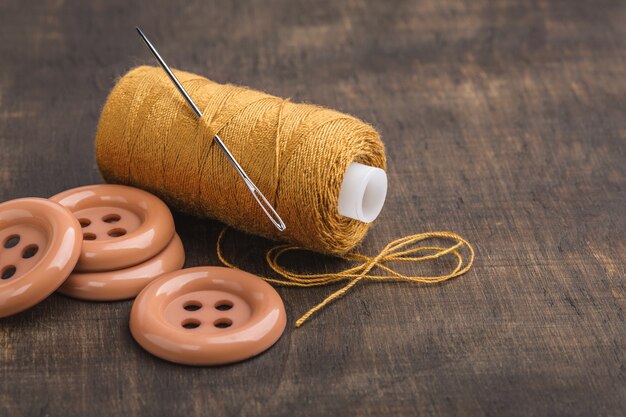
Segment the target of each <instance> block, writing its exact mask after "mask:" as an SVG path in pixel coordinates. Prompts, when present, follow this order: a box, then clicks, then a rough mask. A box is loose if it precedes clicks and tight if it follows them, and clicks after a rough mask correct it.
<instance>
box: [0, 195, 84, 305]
mask: <svg viewBox="0 0 626 417" xmlns="http://www.w3.org/2000/svg"><path fill="white" fill-rule="evenodd" d="M81 244H82V233H81V230H80V224H79V223H78V221H77V220H76V218H75V217H74V216H73V215H72V213H70V212H69V211H67V210H66V209H65V208H64V207H63V206H61V205H59V204H57V203H55V202H52V201H49V200H46V199H43V198H22V199H17V200H12V201H7V202H6V203H3V204H0V245H1V246H0V317H6V316H10V315H11V314H15V313H18V312H20V311H23V310H26V309H27V308H29V307H32V306H33V305H35V304H37V303H39V302H41V301H42V300H43V299H45V298H46V297H48V296H49V295H50V294H51V293H52V292H54V290H56V289H57V288H58V287H59V286H60V285H61V284H62V283H63V281H64V280H65V279H66V278H67V276H68V275H69V274H70V272H71V271H72V269H73V268H74V266H75V265H76V262H77V261H78V257H79V255H80V250H81Z"/></svg>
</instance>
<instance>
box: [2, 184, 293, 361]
mask: <svg viewBox="0 0 626 417" xmlns="http://www.w3.org/2000/svg"><path fill="white" fill-rule="evenodd" d="M184 262H185V253H184V250H183V245H182V242H181V240H180V237H179V236H178V235H177V234H176V231H175V228H174V220H173V218H172V214H171V213H170V211H169V209H168V207H167V206H166V205H165V203H163V202H162V201H161V200H159V199H158V198H157V197H155V196H154V195H152V194H150V193H148V192H146V191H142V190H139V189H136V188H132V187H126V186H122V185H108V184H105V185H89V186H84V187H79V188H74V189H71V190H68V191H64V192H62V193H60V194H57V195H55V196H53V197H51V198H50V199H43V198H22V199H17V200H12V201H8V202H5V203H2V204H0V317H6V316H10V315H13V314H16V313H19V312H21V311H23V310H26V309H28V308H30V307H32V306H34V305H35V304H37V303H39V302H41V301H43V300H44V299H45V298H47V297H48V296H49V295H50V294H52V293H53V292H54V291H55V290H58V291H59V292H61V293H63V294H65V295H68V296H71V297H74V298H79V299H83V300H93V301H114V300H124V299H129V298H134V297H137V299H136V300H135V302H134V304H133V307H132V310H131V317H130V329H131V333H132V335H133V337H134V338H135V340H136V341H137V343H139V344H140V345H141V346H142V347H143V348H144V349H146V350H147V351H148V352H150V353H152V354H154V355H156V356H158V357H160V358H162V359H165V360H169V361H172V362H178V363H183V364H189V365H218V364H225V363H231V362H237V361H241V360H244V359H247V358H250V357H252V356H255V355H258V354H259V353H261V352H263V351H265V350H267V349H269V348H270V347H271V346H272V345H273V344H274V343H276V341H277V340H278V339H279V338H280V336H281V335H282V333H283V331H284V329H285V325H286V314H285V308H284V305H283V302H282V300H281V299H280V296H279V295H278V293H277V292H276V291H275V290H274V288H272V287H271V286H270V285H269V284H267V283H266V282H265V281H263V280H262V279H261V278H259V277H256V276H254V275H252V274H248V273H247V272H243V271H238V270H233V269H229V268H221V267H210V266H209V267H198V268H190V269H181V268H182V266H183V264H184Z"/></svg>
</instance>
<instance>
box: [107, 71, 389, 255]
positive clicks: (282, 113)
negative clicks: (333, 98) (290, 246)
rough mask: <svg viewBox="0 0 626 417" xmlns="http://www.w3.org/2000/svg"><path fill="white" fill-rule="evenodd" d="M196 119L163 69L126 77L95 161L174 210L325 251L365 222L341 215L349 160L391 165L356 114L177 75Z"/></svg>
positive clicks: (352, 241) (346, 243)
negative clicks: (217, 141)
mask: <svg viewBox="0 0 626 417" xmlns="http://www.w3.org/2000/svg"><path fill="white" fill-rule="evenodd" d="M174 72H175V73H176V75H177V77H178V78H179V80H180V81H181V83H182V84H183V86H184V87H185V89H187V90H188V92H189V94H190V96H191V97H192V98H193V100H194V101H195V102H196V104H197V105H198V107H199V108H200V110H201V111H202V114H203V117H202V120H201V122H200V123H199V122H198V120H197V119H196V117H195V115H194V114H193V112H192V111H191V110H190V109H189V106H188V105H187V103H186V102H185V101H184V100H183V98H182V97H181V96H180V94H179V93H178V91H176V88H175V87H174V86H173V85H172V83H171V82H170V80H169V79H168V78H167V75H166V74H165V73H164V72H163V70H162V69H161V68H158V67H138V68H135V69H133V70H131V71H130V72H129V73H128V74H126V75H125V76H124V77H122V78H121V79H120V81H119V82H118V83H117V85H116V86H115V87H114V89H113V91H112V92H111V94H110V95H109V97H108V99H107V102H106V104H105V106H104V109H103V111H102V115H101V117H100V122H99V125H98V132H97V135H96V159H97V162H98V166H99V167H100V171H101V172H102V175H103V177H104V178H105V179H106V180H107V181H108V182H116V183H122V184H128V185H133V186H136V187H139V188H143V189H146V190H148V191H151V192H153V193H154V194H157V195H158V196H160V197H161V198H163V199H164V200H165V201H166V202H168V203H169V204H170V205H172V206H174V207H175V208H177V209H179V210H181V211H184V212H187V213H191V214H194V215H198V216H201V217H210V218H214V219H218V220H220V221H222V222H224V223H226V224H228V225H230V226H233V227H235V228H237V229H240V230H243V231H246V232H249V233H253V234H256V235H261V236H265V237H268V238H270V239H274V240H280V241H285V242H291V243H295V244H298V245H300V246H303V247H306V248H308V249H310V250H314V251H318V252H324V253H331V254H337V253H346V252H348V251H349V250H350V249H352V248H353V247H354V246H356V245H357V244H358V243H359V242H360V241H361V240H362V239H363V237H364V236H365V234H366V232H367V230H368V228H369V225H368V224H366V223H363V222H360V221H358V220H353V219H349V218H347V217H343V216H341V215H339V213H338V211H337V206H338V199H339V190H340V187H341V183H342V180H343V175H344V173H345V171H346V169H347V167H348V165H349V164H350V163H351V162H354V161H356V162H360V163H363V164H366V165H370V166H374V167H379V168H383V169H384V168H385V152H384V148H383V144H382V142H381V140H380V137H379V136H378V133H377V132H376V131H375V130H374V129H373V128H372V127H371V126H369V125H368V124H366V123H363V122H362V121H360V120H358V119H356V118H355V117H352V116H349V115H346V114H343V113H339V112H336V111H334V110H329V109H324V108H321V107H318V106H313V105H310V104H297V103H292V102H291V101H289V100H285V99H282V98H279V97H274V96H271V95H269V94H266V93H262V92H259V91H254V90H250V89H247V88H243V87H237V86H233V85H222V84H217V83H215V82H212V81H210V80H207V79H206V78H203V77H200V76H198V75H194V74H190V73H187V72H183V71H174ZM215 134H219V135H220V138H221V139H222V140H223V141H224V143H226V145H227V146H228V147H229V149H230V150H231V152H232V153H233V155H234V156H235V157H236V158H237V159H238V161H239V162H240V163H241V165H242V166H243V167H244V169H245V170H246V172H247V173H248V175H250V178H252V180H253V181H254V182H255V183H256V185H257V186H258V187H259V189H260V190H261V191H262V192H263V194H265V196H266V197H267V198H268V199H269V201H270V203H272V205H273V206H274V207H275V208H276V210H277V211H278V213H279V214H280V216H281V217H282V219H283V220H284V221H285V224H286V225H287V230H286V231H285V232H283V233H280V232H278V231H277V230H276V229H275V228H274V226H273V225H272V223H271V222H269V221H268V219H267V218H266V217H265V214H264V213H263V211H262V210H261V209H260V208H259V207H258V206H257V204H256V201H255V200H254V198H253V197H252V196H251V195H250V193H249V192H248V189H247V188H246V185H245V184H244V182H243V181H241V178H239V176H238V175H237V172H236V171H235V170H234V169H233V167H232V166H231V165H230V163H229V162H228V160H227V159H226V157H225V156H224V155H223V153H222V152H221V151H220V149H219V148H218V147H217V146H215V145H214V142H213V136H214V135H215Z"/></svg>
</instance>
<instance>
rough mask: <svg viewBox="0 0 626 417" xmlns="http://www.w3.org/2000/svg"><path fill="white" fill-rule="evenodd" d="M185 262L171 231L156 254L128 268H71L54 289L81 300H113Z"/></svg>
mask: <svg viewBox="0 0 626 417" xmlns="http://www.w3.org/2000/svg"><path fill="white" fill-rule="evenodd" d="M184 263H185V251H184V249H183V243H182V242H181V240H180V237H179V236H178V235H177V234H175V235H174V237H173V238H172V240H171V241H170V243H169V244H168V245H167V246H166V247H165V249H163V250H162V251H161V252H160V253H158V254H157V255H156V256H154V257H152V258H150V259H148V260H147V261H145V262H143V263H140V264H139V265H135V266H131V267H129V268H124V269H118V270H115V271H103V272H73V273H72V274H70V276H69V277H68V278H67V279H66V280H65V282H64V283H63V285H61V287H60V288H59V289H58V291H59V292H60V293H62V294H65V295H68V296H70V297H74V298H79V299H81V300H92V301H114V300H125V299H128V298H134V297H135V296H137V294H139V292H140V291H141V290H142V289H143V288H144V287H145V286H146V285H148V284H149V283H150V282H151V281H152V280H154V279H155V278H156V277H158V276H160V275H162V274H164V273H166V272H172V271H177V270H179V269H180V268H182V267H183V264H184Z"/></svg>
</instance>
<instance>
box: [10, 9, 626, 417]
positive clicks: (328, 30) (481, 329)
mask: <svg viewBox="0 0 626 417" xmlns="http://www.w3.org/2000/svg"><path fill="white" fill-rule="evenodd" d="M130 3H131V2H127V1H122V0H115V1H111V0H99V1H79V0H76V1H61V0H50V1H37V2H34V1H32V2H31V1H21V2H18V1H6V0H5V1H3V2H2V3H1V4H0V34H1V35H0V39H1V42H0V60H1V61H0V200H3V201H4V200H9V199H13V198H17V197H25V196H42V197H45V196H50V195H52V194H55V193H57V192H59V191H61V190H64V189H67V188H70V187H75V186H79V185H84V184H91V183H99V182H101V181H102V179H101V177H100V175H99V173H98V169H97V167H96V164H95V158H94V145H93V139H94V132H95V129H96V125H97V122H98V117H99V113H100V109H101V107H102V105H103V102H104V100H105V98H106V96H107V93H108V92H109V90H110V89H111V87H112V85H113V83H114V81H115V79H116V77H119V76H120V75H122V74H123V73H124V72H125V71H127V70H128V69H129V68H131V67H133V66H135V65H139V64H143V63H149V64H154V61H153V59H152V57H151V56H150V55H149V54H148V52H147V51H146V49H145V47H144V46H143V45H142V43H141V42H140V39H139V38H138V37H137V35H136V33H135V32H134V26H135V25H140V26H141V27H142V28H143V29H144V30H145V31H146V33H147V34H148V35H149V36H150V37H151V38H152V40H153V41H154V42H155V43H156V45H157V46H158V47H159V48H160V51H161V52H162V54H163V55H164V56H165V57H166V58H167V59H168V61H169V62H170V63H171V64H172V65H173V66H175V67H177V68H181V69H185V70H188V71H192V72H196V73H200V74H204V75H206V76H208V77H210V78H212V79H214V80H216V81H219V82H231V83H236V84H244V85H248V86H251V87H254V88H257V89H261V90H265V91H268V92H271V93H273V94H275V95H278V96H285V97H291V98H292V99H293V100H294V101H307V102H313V103H318V104H321V105H325V106H328V107H332V108H336V109H339V110H342V111H345V112H348V113H351V114H354V115H357V116H358V117H360V118H362V119H364V120H366V121H369V122H370V123H372V124H374V125H375V126H376V127H377V128H378V129H379V130H380V132H381V134H382V136H383V138H384V140H385V143H386V146H387V151H388V162H389V171H388V174H389V178H390V190H389V195H388V199H387V203H386V207H385V209H384V211H383V213H382V215H381V217H380V218H379V219H378V221H377V223H376V225H375V227H374V228H373V229H372V230H371V232H370V234H369V235H368V237H367V239H366V240H365V242H364V244H363V246H362V248H360V250H361V251H362V252H364V253H369V254H375V253H376V252H377V251H378V250H380V249H381V248H382V247H383V246H384V245H385V244H386V243H387V242H389V241H390V240H391V239H394V238H397V237H400V236H404V235H407V234H412V233H418V232H423V231H437V230H450V231H454V232H456V233H459V234H460V235H462V236H464V237H466V238H467V239H468V240H470V241H471V242H472V243H473V244H474V245H475V247H476V250H477V258H476V263H475V266H474V267H473V269H472V270H471V272H470V273H468V274H467V275H465V276H463V277H462V278H460V279H457V280H454V281H452V282H448V283H445V284H441V285H431V286H427V285H411V284H406V283H386V284H372V283H363V284H359V285H358V286H357V287H356V288H354V289H353V291H351V293H350V294H348V296H347V297H345V298H344V299H342V300H340V301H338V302H335V303H334V304H333V305H331V306H330V307H329V308H327V309H325V310H324V311H322V312H321V313H320V314H318V315H317V316H315V317H314V318H313V319H312V320H311V321H310V322H308V323H307V324H305V325H304V326H303V327H302V328H300V329H294V328H293V327H292V325H291V323H293V321H294V320H295V319H296V318H297V317H299V315H300V314H302V313H303V312H305V311H306V310H307V309H308V308H309V307H310V306H312V305H314V304H316V303H317V302H319V301H320V300H321V299H323V298H324V297H325V296H326V295H328V294H330V292H332V291H334V290H335V289H337V288H339V287H336V286H335V287H326V288H318V289H311V290H301V289H282V288H281V289H279V290H278V291H279V292H280V294H281V295H282V296H283V297H284V300H285V303H286V308H287V312H288V315H289V319H290V325H289V326H288V328H287V330H286V332H285V334H284V336H283V337H282V339H281V340H280V341H279V342H278V343H277V344H276V345H275V346H274V347H273V348H272V349H270V350H269V351H268V352H266V353H264V354H263V355H261V356H259V357H257V358H255V359H253V360H249V361H246V362H243V363H239V364H236V365H232V366H223V367H214V368H193V367H186V366H179V365H174V364H170V363H167V362H164V361H162V360H160V359H157V358H155V357H153V356H151V355H150V354H148V353H146V352H145V351H144V350H142V349H141V348H140V347H139V346H138V345H137V344H136V343H135V342H134V340H133V339H132V337H131V335H130V333H129V330H128V315H129V310H130V307H131V303H132V302H131V301H125V302H117V303H89V302H80V301H75V300H72V299H69V298H65V297H63V296H59V295H53V296H51V297H50V298H49V299H47V300H46V301H45V302H43V303H41V304H39V305H38V306H36V307H35V308H32V309H30V310H28V311H26V312H24V313H22V314H19V315H16V316H13V317H10V318H6V319H2V320H1V321H0V415H2V416H18V415H46V416H47V415H50V416H52V415H55V416H93V415H113V414H116V415H147V416H157V415H168V416H170V415H186V416H188V415H195V414H197V415H211V416H213V415H242V416H261V415H271V416H295V415H311V416H318V415H323V414H328V415H337V416H344V415H359V416H381V415H431V416H442V415H451V416H459V415H494V416H498V415H519V416H529V415H536V416H548V415H550V416H552V415H567V416H574V415H589V416H591V415H593V416H623V415H626V368H625V363H624V356H625V351H626V331H625V323H624V321H625V320H624V310H625V308H626V302H625V286H626V285H625V284H626V281H625V267H624V266H625V264H626V243H625V236H626V215H625V210H626V196H625V192H624V189H625V187H626V170H625V165H626V156H625V152H626V150H625V148H626V146H625V145H626V3H624V2H623V1H610V0H599V1H593V2H591V1H584V0H561V1H557V0H555V1H547V0H538V1H524V0H519V1H512V0H507V1H491V0H473V1H469V0H466V1H464V2H459V1H452V0H423V1H394V2H383V1H375V0H372V1H365V0H352V1H349V2H336V1H318V2H295V1H292V0H271V1H270V0H266V1H256V2H244V1H221V2H218V1H215V2H213V1H205V0H198V1H184V2H183V1H179V2H175V1H165V0H161V1H153V2H143V4H134V3H133V4H130ZM176 225H177V228H178V231H179V233H180V235H181V236H182V239H183V241H184V244H185V247H186V253H187V263H186V265H187V266H188V267H190V266H197V265H216V264H218V261H217V258H216V254H215V240H216V236H217V233H218V232H219V230H220V229H221V227H222V225H220V224H218V223H215V222H211V221H206V220H205V221H202V220H198V219H195V218H191V217H186V216H183V215H176ZM267 245H268V243H267V242H265V241H263V240H261V239H258V238H252V237H247V236H243V235H242V236H239V237H238V238H237V239H234V240H233V243H232V244H230V245H229V247H228V251H229V252H228V253H227V255H228V256H229V258H231V259H236V260H237V262H238V263H239V264H240V265H241V266H242V267H244V268H245V269H247V270H249V271H252V272H255V273H257V274H267V273H269V272H268V269H267V267H266V266H264V263H263V262H262V255H263V251H262V248H264V247H267ZM345 266H346V264H344V263H342V262H339V261H336V260H333V259H330V258H325V257H322V256H317V255H310V256H308V257H306V258H303V259H300V260H296V262H295V267H296V269H298V270H300V271H303V272H314V271H325V270H333V269H340V268H341V267H345ZM423 268H424V267H421V266H409V267H407V269H406V270H407V271H408V272H412V273H418V272H420V271H425V272H429V273H437V272H441V271H440V270H438V269H437V268H434V269H433V268H430V269H428V268H427V269H423Z"/></svg>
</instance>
